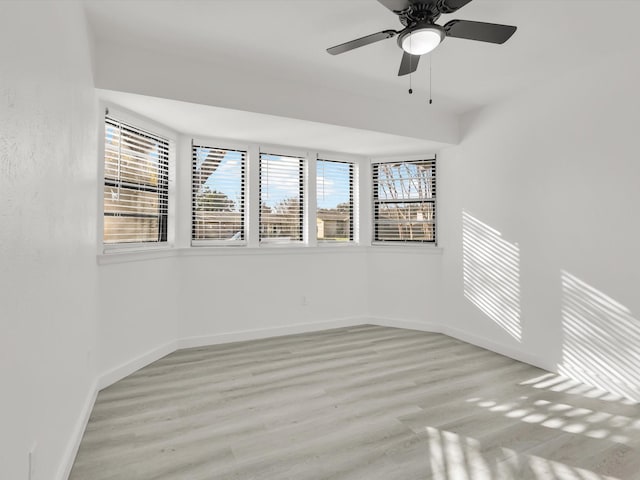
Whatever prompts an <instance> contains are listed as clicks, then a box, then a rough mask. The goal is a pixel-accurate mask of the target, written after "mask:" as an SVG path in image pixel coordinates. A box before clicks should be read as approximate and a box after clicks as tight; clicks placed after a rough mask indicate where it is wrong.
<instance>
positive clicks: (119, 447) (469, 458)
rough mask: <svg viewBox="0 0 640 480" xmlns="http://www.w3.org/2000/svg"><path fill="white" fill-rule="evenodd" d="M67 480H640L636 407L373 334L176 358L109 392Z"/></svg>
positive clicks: (462, 354) (525, 371)
mask: <svg viewBox="0 0 640 480" xmlns="http://www.w3.org/2000/svg"><path fill="white" fill-rule="evenodd" d="M70 479H71V480H178V479H180V480H210V479H230V480H231V479H233V480H294V479H295V480H306V479H309V480H320V479H327V480H328V479H335V480H338V479H340V480H352V479H353V480H355V479H358V480H360V479H366V480H377V479H384V480H396V479H397V480H413V479H420V480H423V479H424V480H427V479H433V480H449V479H452V480H458V479H460V480H479V479H491V480H493V479H505V480H506V479H514V480H526V479H538V480H556V479H557V480H560V479H562V480H564V479H571V480H596V479H631V480H633V479H640V406H639V405H638V404H635V403H633V402H630V401H628V400H624V399H621V398H619V397H615V396H613V395H610V394H606V393H604V392H601V391H598V390H595V389H593V388H590V387H586V386H584V385H581V384H579V383H577V382H573V381H570V380H567V379H564V378H561V377H558V376H556V375H552V374H550V373H548V372H545V371H543V370H540V369H537V368H534V367H531V366H529V365H526V364H523V363H520V362H516V361H514V360H511V359H509V358H506V357H503V356H500V355H498V354H495V353H492V352H489V351H487V350H483V349H481V348H477V347H474V346H471V345H469V344H466V343H464V342H461V341H458V340H455V339H452V338H450V337H447V336H444V335H439V334H430V333H421V332H416V331H411V330H401V329H394V328H385V327H378V326H371V325H363V326H360V327H354V328H344V329H335V330H327V331H323V332H317V333H310V334H302V335H292V336H286V337H278V338H270V339H266V340H257V341H250V342H239V343H233V344H226V345H219V346H212V347H206V348H195V349H188V350H181V351H178V352H175V353H173V354H171V355H168V356H167V357H165V358H163V359H161V360H159V361H157V362H155V363H153V364H151V365H149V366H147V367H145V368H143V369H141V370H139V371H138V372H136V373H134V374H133V375H130V376H129V377H127V378H125V379H123V380H121V381H120V382H118V383H116V384H114V385H112V386H110V387H109V388H106V389H104V390H102V391H101V392H100V394H99V396H98V399H97V401H96V404H95V407H94V409H93V412H92V415H91V418H90V420H89V424H88V426H87V429H86V432H85V434H84V437H83V439H82V443H81V445H80V450H79V452H78V456H77V458H76V461H75V464H74V467H73V470H72V472H71V476H70Z"/></svg>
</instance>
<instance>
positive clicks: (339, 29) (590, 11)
mask: <svg viewBox="0 0 640 480" xmlns="http://www.w3.org/2000/svg"><path fill="white" fill-rule="evenodd" d="M85 4H86V10H87V16H88V20H89V24H90V28H91V30H92V32H93V35H94V37H95V39H96V42H97V43H109V42H117V43H118V44H130V45H132V46H134V45H135V47H136V48H144V49H149V50H164V51H167V52H169V53H171V54H173V55H178V56H184V57H190V58H200V59H203V61H209V62H211V61H215V62H220V65H225V64H229V62H233V63H234V64H235V65H239V66H242V65H252V67H253V68H256V67H257V68H258V69H259V71H261V72H264V73H265V75H269V76H271V77H276V78H277V77H279V78H286V79H288V80H294V81H297V82H300V83H304V84H306V85H310V86H314V85H316V86H322V87H325V88H331V89H336V90H340V91H343V92H347V93H353V94H359V95H364V96H366V97H372V98H379V99H383V100H386V101H392V102H394V103H396V104H406V105H409V104H412V103H413V104H415V103H416V102H424V101H425V99H426V96H427V91H428V78H429V76H428V61H427V58H426V57H425V58H423V60H422V62H421V65H420V68H419V69H418V72H417V73H416V74H415V75H413V78H412V83H413V88H414V91H415V93H414V95H412V96H410V95H408V93H407V89H408V87H409V78H408V77H401V78H399V77H397V69H398V66H399V62H400V57H401V50H400V49H399V47H398V46H397V44H396V42H395V39H389V40H385V41H382V42H379V43H375V44H372V45H368V46H366V47H363V48H360V49H357V50H353V51H351V52H347V53H345V54H342V55H338V56H331V55H329V54H327V53H326V51H325V50H326V48H327V47H330V46H333V45H336V44H339V43H343V42H345V41H348V40H351V39H354V38H357V37H360V36H363V35H367V34H370V33H374V32H378V31H381V30H385V29H400V28H401V25H400V23H399V22H398V20H397V17H396V16H395V15H393V14H392V13H391V12H389V11H388V10H387V9H386V8H384V7H383V6H382V5H380V4H379V3H378V2H377V1H375V0H208V1H207V0H128V1H126V2H125V1H118V0H85ZM453 18H461V19H468V20H478V21H488V22H495V23H504V24H510V25H516V26H517V27H518V31H517V32H516V34H515V35H514V36H513V37H512V39H511V40H509V41H508V42H507V43H506V44H504V45H501V46H498V45H492V44H486V43H481V42H472V41H466V40H460V39H452V38H450V39H446V40H445V42H444V43H443V44H442V45H441V46H440V47H438V49H437V50H436V51H435V52H434V53H433V54H432V62H433V98H434V102H435V104H436V105H437V106H438V109H439V111H447V112H449V113H455V114H462V113H465V112H468V111H470V110H474V109H476V108H478V107H480V106H484V105H488V104H491V103H493V102H497V101H499V100H501V99H503V98H505V97H509V96H511V95H513V94H515V93H516V92H517V91H519V90H521V89H524V88H530V87H533V86H535V85H536V84H537V83H539V82H545V81H552V80H553V79H554V78H555V77H557V76H560V75H562V74H563V73H564V72H567V71H569V70H573V69H576V68H583V67H584V66H585V65H586V66H588V65H590V64H593V65H596V63H597V60H598V59H600V58H602V57H606V56H609V55H612V54H614V53H615V52H616V51H618V50H620V49H627V48H633V47H635V45H637V44H638V42H639V41H640V29H638V28H637V26H636V22H637V19H638V18H640V1H638V0H606V1H603V0H474V1H473V2H472V3H470V4H469V5H467V6H466V7H464V8H463V9H461V10H459V11H458V12H456V13H454V14H452V15H446V16H443V17H442V18H441V19H440V21H439V22H438V23H440V24H443V23H445V22H447V21H448V20H450V19H453ZM98 60H99V59H98ZM594 68H596V67H595V66H594ZM612 74H618V72H612ZM427 108H428V107H427Z"/></svg>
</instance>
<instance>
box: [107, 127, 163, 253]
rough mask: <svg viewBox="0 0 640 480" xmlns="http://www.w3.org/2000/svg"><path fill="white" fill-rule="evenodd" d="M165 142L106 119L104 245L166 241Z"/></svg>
mask: <svg viewBox="0 0 640 480" xmlns="http://www.w3.org/2000/svg"><path fill="white" fill-rule="evenodd" d="M168 201H169V140H167V139H165V138H162V137H160V136H158V135H156V134H154V133H150V132H147V131H145V130H142V129H140V128H138V127H135V126H133V125H129V124H126V123H124V122H121V121H119V120H117V119H115V118H113V117H111V116H109V115H108V114H107V116H106V117H105V153H104V233H103V241H104V244H105V245H107V244H127V243H160V242H166V241H167V210H168Z"/></svg>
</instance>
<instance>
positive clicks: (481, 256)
mask: <svg viewBox="0 0 640 480" xmlns="http://www.w3.org/2000/svg"><path fill="white" fill-rule="evenodd" d="M462 262H463V281H464V296H465V298H467V300H469V301H470V302H471V303H472V304H474V305H475V306H476V307H477V308H478V309H480V311H482V312H483V313H484V314H485V315H487V316H488V317H489V318H490V319H491V320H493V321H494V322H495V323H496V324H497V325H499V326H500V327H501V328H502V329H504V330H505V331H506V332H507V333H508V334H509V335H511V336H512V337H513V338H515V339H516V340H518V341H522V326H521V324H520V251H519V248H518V245H514V244H512V243H509V242H507V241H506V240H504V239H503V238H502V236H501V234H500V232H498V231H496V230H495V229H493V228H491V227H489V226H488V225H486V224H485V223H482V222H481V221H480V220H478V219H477V218H475V217H473V216H472V215H471V214H469V213H468V212H466V211H463V212H462Z"/></svg>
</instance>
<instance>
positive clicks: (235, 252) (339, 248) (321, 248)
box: [97, 244, 443, 265]
mask: <svg viewBox="0 0 640 480" xmlns="http://www.w3.org/2000/svg"><path fill="white" fill-rule="evenodd" d="M442 252H443V249H442V248H440V247H434V246H432V245H420V246H417V245H411V246H407V245H377V244H376V245H372V246H361V245H358V244H343V245H318V246H314V247H310V246H307V245H297V246H291V245H289V246H284V245H277V246H276V245H262V246H259V247H242V246H215V247H214V246H198V247H187V248H171V247H168V248H154V249H147V250H131V251H127V250H117V251H111V252H109V253H105V254H102V255H98V256H97V263H98V265H112V264H118V263H129V262H141V261H148V260H157V259H164V258H175V257H215V256H226V257H234V256H246V255H325V254H340V255H342V254H352V253H357V254H363V253H372V254H383V253H393V254H411V255H416V254H420V255H441V254H442Z"/></svg>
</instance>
